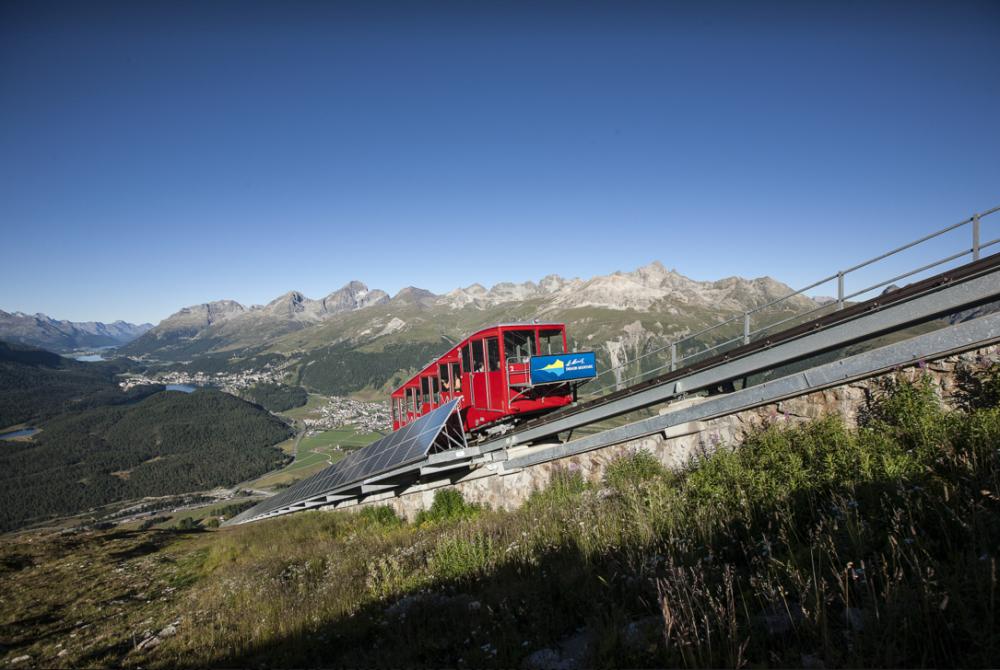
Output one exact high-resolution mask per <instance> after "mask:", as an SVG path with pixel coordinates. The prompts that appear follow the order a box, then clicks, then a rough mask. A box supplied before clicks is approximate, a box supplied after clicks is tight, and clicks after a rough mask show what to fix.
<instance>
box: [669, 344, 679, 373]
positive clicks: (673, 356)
mask: <svg viewBox="0 0 1000 670" xmlns="http://www.w3.org/2000/svg"><path fill="white" fill-rule="evenodd" d="M676 369H677V343H676V342H671V343H670V371H671V372H673V371H674V370H676Z"/></svg>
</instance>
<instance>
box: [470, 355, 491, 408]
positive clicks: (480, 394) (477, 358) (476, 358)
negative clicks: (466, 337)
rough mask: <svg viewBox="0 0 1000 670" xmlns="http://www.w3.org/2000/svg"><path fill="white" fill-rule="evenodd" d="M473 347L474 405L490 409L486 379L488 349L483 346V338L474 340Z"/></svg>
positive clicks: (472, 377)
mask: <svg viewBox="0 0 1000 670" xmlns="http://www.w3.org/2000/svg"><path fill="white" fill-rule="evenodd" d="M469 344H470V345H471V346H470V348H471V349H472V372H471V373H470V374H469V377H470V378H471V379H470V381H471V382H472V383H471V388H472V406H473V407H474V408H476V409H489V408H490V405H489V383H488V382H487V379H486V351H485V349H484V348H483V340H472V342H470V343H469Z"/></svg>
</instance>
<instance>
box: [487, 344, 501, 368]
mask: <svg viewBox="0 0 1000 670" xmlns="http://www.w3.org/2000/svg"><path fill="white" fill-rule="evenodd" d="M486 363H487V365H488V366H489V370H490V372H496V371H497V370H499V369H500V340H499V339H498V338H496V337H488V338H486Z"/></svg>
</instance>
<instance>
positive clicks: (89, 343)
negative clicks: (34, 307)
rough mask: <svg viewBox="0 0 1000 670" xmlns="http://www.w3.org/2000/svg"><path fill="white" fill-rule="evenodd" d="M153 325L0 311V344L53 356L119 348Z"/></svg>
mask: <svg viewBox="0 0 1000 670" xmlns="http://www.w3.org/2000/svg"><path fill="white" fill-rule="evenodd" d="M152 327H153V324H150V323H143V324H138V325H136V324H134V323H127V322H125V321H120V320H119V321H114V322H112V323H101V322H99V321H66V320H59V319H53V318H52V317H50V316H46V315H45V314H42V313H37V314H25V313H24V312H4V311H3V310H0V340H7V341H10V342H17V343H20V344H26V345H30V346H38V347H42V348H46V349H50V350H52V351H57V352H68V351H73V350H76V349H85V348H88V347H106V346H119V345H122V344H125V343H127V342H131V341H132V340H134V339H136V338H137V337H139V336H140V335H142V334H143V333H145V332H146V331H148V330H149V329H151V328H152Z"/></svg>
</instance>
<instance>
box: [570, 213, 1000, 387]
mask: <svg viewBox="0 0 1000 670" xmlns="http://www.w3.org/2000/svg"><path fill="white" fill-rule="evenodd" d="M998 211H1000V205H998V206H996V207H993V208H990V209H987V210H985V211H983V212H979V213H978V214H973V215H972V216H970V217H969V218H967V219H964V220H962V221H959V222H958V223H953V224H951V225H950V226H946V227H944V228H941V229H939V230H935V231H933V232H931V233H928V234H927V235H924V236H923V237H920V238H918V239H916V240H913V241H911V242H907V243H906V244H903V245H901V246H898V247H896V248H895V249H892V250H890V251H887V252H885V253H883V254H880V255H878V256H874V257H873V258H869V259H868V260H866V261H862V262H861V263H858V264H856V265H852V266H851V267H849V268H847V269H846V270H840V271H838V272H836V273H834V274H831V275H828V276H826V277H824V278H823V279H820V280H817V281H815V282H813V283H811V284H809V285H808V286H804V287H802V288H800V289H798V290H796V291H793V292H791V293H788V294H786V295H784V296H782V297H780V298H776V299H775V300H772V301H770V302H768V303H765V304H763V305H758V306H757V307H754V308H752V309H748V310H746V311H744V312H743V313H742V314H737V315H736V316H733V317H731V318H729V319H726V320H725V321H721V322H719V323H716V324H713V325H711V326H708V327H706V328H703V329H701V330H699V331H697V332H694V333H690V334H687V335H685V336H683V337H680V338H677V339H674V340H670V341H669V342H667V343H666V344H665V345H663V346H661V347H657V348H655V349H651V350H650V351H647V352H646V353H644V354H642V355H640V356H638V357H636V358H635V359H634V360H632V361H627V362H625V363H622V364H620V365H615V366H611V367H609V368H607V369H606V370H603V371H601V372H600V373H599V374H598V375H597V377H596V379H601V378H602V377H605V376H606V375H609V374H612V373H614V372H616V371H619V370H624V369H625V368H626V367H628V366H630V365H636V364H637V363H639V362H640V361H642V360H644V359H646V358H648V357H649V356H653V355H655V354H660V353H662V352H665V351H667V350H669V351H670V360H669V362H667V363H664V364H662V365H659V366H657V367H655V368H652V369H650V370H646V371H645V372H641V371H640V372H638V373H637V374H635V375H633V376H631V377H628V378H626V379H620V378H619V377H618V376H617V375H616V376H615V378H614V380H613V381H612V383H610V384H603V385H601V386H599V387H598V388H596V389H593V390H592V391H590V392H589V393H587V394H586V396H587V397H596V396H599V395H603V393H604V392H610V391H613V390H616V389H619V388H622V387H623V386H625V385H627V384H630V383H633V382H635V381H638V380H641V379H643V378H645V377H648V376H649V375H651V374H653V373H656V372H659V371H661V370H664V369H667V368H669V369H670V370H675V369H677V368H678V367H680V366H681V364H682V363H684V362H685V361H690V360H691V359H693V358H695V357H702V356H704V355H706V354H709V353H711V352H713V351H718V350H720V349H724V348H726V347H729V346H731V345H737V346H738V345H739V344H749V343H750V341H751V340H753V339H755V338H757V337H759V336H760V335H761V334H762V333H764V332H767V331H771V330H773V329H774V328H775V327H777V326H780V325H782V324H786V323H788V322H790V321H794V320H796V319H802V318H803V317H806V316H808V315H810V314H814V313H816V312H819V311H822V310H824V309H837V310H839V309H843V307H844V303H845V302H846V301H848V300H851V299H853V298H856V297H858V296H861V295H864V294H866V293H868V292H870V291H874V290H876V289H879V288H882V287H884V286H888V285H891V284H893V283H894V282H897V281H901V280H903V279H907V278H909V277H912V276H914V275H917V274H919V273H921V272H926V271H927V270H930V269H932V268H936V267H939V266H941V265H944V264H945V263H949V262H951V261H954V260H957V259H959V258H963V257H965V256H969V255H971V256H972V260H978V259H979V257H980V254H981V252H982V250H983V249H986V248H989V247H991V246H993V245H995V244H998V243H1000V237H998V238H995V239H992V240H990V241H988V242H980V239H979V238H980V223H981V221H982V219H984V218H985V217H987V216H989V215H991V214H994V213H996V212H998ZM970 224H971V228H972V230H971V232H972V235H971V237H972V245H971V246H968V247H964V248H963V249H962V250H961V251H958V252H957V253H953V254H950V255H948V256H946V257H945V258H942V259H939V260H936V261H932V262H931V263H928V264H925V265H923V266H921V267H919V268H915V269H911V270H908V271H906V272H904V273H902V274H897V275H896V276H894V277H892V278H891V279H886V280H884V281H881V282H879V283H877V284H872V285H871V286H868V287H866V288H864V289H861V290H858V291H854V292H853V293H847V291H846V290H845V278H846V276H847V275H849V274H851V273H854V272H857V271H858V270H861V269H863V268H867V267H869V266H872V265H874V264H875V263H878V262H879V261H882V260H885V259H887V258H890V257H892V256H896V255H897V254H900V253H902V252H904V251H907V250H909V249H913V248H914V247H917V246H919V245H921V244H924V243H926V242H928V241H930V240H934V239H936V238H939V237H941V236H942V235H944V234H946V233H949V232H951V231H954V230H957V229H959V228H962V227H963V226H968V225H970ZM834 280H836V281H837V297H836V299H835V300H834V301H832V302H829V303H825V304H822V305H819V306H817V307H814V308H813V309H810V310H807V311H805V312H798V313H796V314H794V315H793V316H790V317H784V318H782V319H781V320H779V321H777V322H772V323H768V324H766V325H763V326H760V327H758V328H756V329H755V330H753V329H751V323H750V321H751V317H752V316H755V315H759V314H760V313H761V312H764V311H765V310H769V309H771V308H773V307H775V306H776V305H780V304H782V303H785V302H787V301H789V300H791V299H792V298H794V297H796V296H799V295H803V294H804V293H805V292H806V291H809V290H811V289H814V288H817V287H818V286H822V285H823V284H826V283H829V282H832V281H834ZM740 321H742V322H743V332H742V334H740V335H737V336H735V337H733V338H731V339H727V340H725V341H723V342H719V343H717V344H714V345H711V346H704V347H702V348H700V349H698V350H696V351H692V352H690V353H687V354H685V353H684V351H683V348H684V345H690V344H691V343H698V344H700V343H701V340H699V338H701V337H702V336H704V335H706V334H708V333H710V332H712V331H715V330H718V329H720V328H724V327H726V326H734V325H736V324H738V323H739V322H740Z"/></svg>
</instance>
